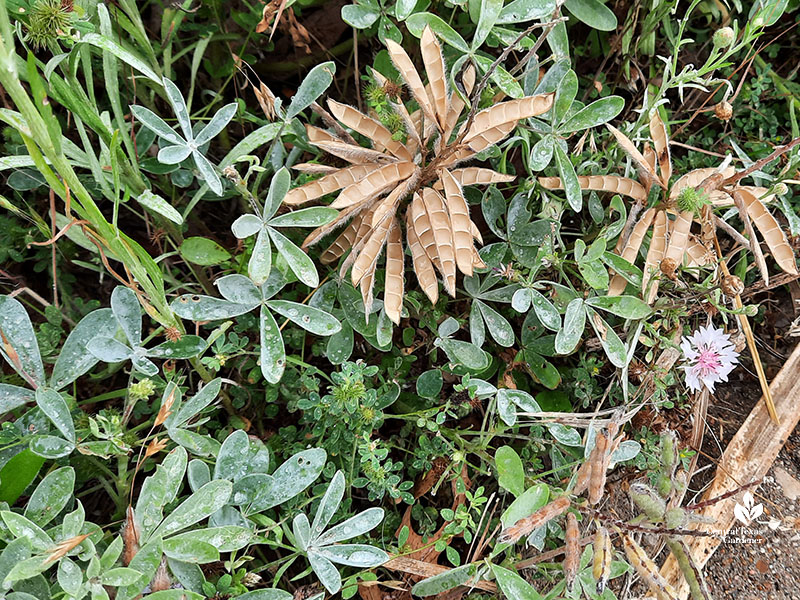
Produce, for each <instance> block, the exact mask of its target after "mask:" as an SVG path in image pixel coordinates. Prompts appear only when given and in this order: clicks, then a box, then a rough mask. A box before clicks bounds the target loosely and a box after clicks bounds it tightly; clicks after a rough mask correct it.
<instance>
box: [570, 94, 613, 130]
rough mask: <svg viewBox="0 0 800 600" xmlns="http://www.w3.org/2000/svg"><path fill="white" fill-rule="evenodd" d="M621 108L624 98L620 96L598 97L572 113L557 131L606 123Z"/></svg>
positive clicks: (587, 127) (579, 128)
mask: <svg viewBox="0 0 800 600" xmlns="http://www.w3.org/2000/svg"><path fill="white" fill-rule="evenodd" d="M623 108H625V100H623V99H622V98H621V97H620V96H607V97H605V98H600V99H599V100H595V101H594V102H592V103H591V104H590V105H589V106H585V107H583V108H582V109H581V110H579V111H578V112H576V113H575V114H574V115H572V116H571V117H570V118H569V120H568V121H567V122H566V123H564V125H562V126H561V127H559V128H558V131H559V133H572V132H574V131H583V130H584V129H589V128H591V127H597V126H598V125H602V124H603V123H608V122H609V121H610V120H611V119H613V118H614V117H616V116H617V115H618V114H619V113H621V112H622V109H623Z"/></svg>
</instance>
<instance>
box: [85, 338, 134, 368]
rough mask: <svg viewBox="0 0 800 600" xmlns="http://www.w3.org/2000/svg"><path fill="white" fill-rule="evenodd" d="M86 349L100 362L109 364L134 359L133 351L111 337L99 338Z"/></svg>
mask: <svg viewBox="0 0 800 600" xmlns="http://www.w3.org/2000/svg"><path fill="white" fill-rule="evenodd" d="M86 349H87V350H89V352H91V353H92V355H93V356H95V357H96V358H98V359H99V360H102V361H104V362H108V363H118V362H123V361H125V360H128V359H129V358H132V357H133V350H131V349H130V348H128V346H126V345H125V344H123V343H122V342H120V341H118V340H115V339H114V338H111V337H105V336H97V337H95V338H93V339H92V340H91V341H90V342H89V343H88V344H87V345H86Z"/></svg>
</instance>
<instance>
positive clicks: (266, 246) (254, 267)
mask: <svg viewBox="0 0 800 600" xmlns="http://www.w3.org/2000/svg"><path fill="white" fill-rule="evenodd" d="M291 182H292V181H291V177H290V176H289V171H288V170H286V168H281V169H280V170H279V171H278V172H277V173H275V175H274V176H273V177H272V181H271V182H270V186H269V192H268V194H267V199H266V202H265V203H264V210H263V213H262V214H261V215H254V214H246V215H242V216H241V217H239V218H238V219H236V221H234V222H233V225H231V230H232V231H233V235H235V236H236V237H237V238H238V239H240V240H243V239H246V238H249V237H251V236H254V235H255V236H256V243H255V246H253V253H252V255H251V256H250V262H249V263H248V266H247V268H248V274H249V275H250V279H252V280H253V282H254V283H255V284H256V285H261V284H263V283H264V282H265V281H266V280H267V277H269V273H270V270H271V269H272V248H271V245H270V240H272V244H274V245H275V249H276V250H277V251H278V253H279V254H280V255H281V256H282V257H283V259H284V260H285V261H286V264H287V265H289V268H290V269H291V271H292V273H294V275H295V277H297V279H298V280H299V281H301V282H303V283H304V284H306V285H307V286H309V287H312V288H313V287H317V286H318V285H319V275H318V274H317V268H316V267H315V266H314V261H312V260H311V258H309V256H308V255H307V254H306V253H305V252H303V251H302V250H301V249H300V248H298V247H297V246H296V245H295V244H293V243H292V242H291V241H290V240H289V238H287V237H286V236H285V235H283V234H282V233H280V231H278V230H279V229H280V228H282V227H320V226H321V225H325V224H326V223H329V222H330V221H331V220H333V219H334V218H336V215H338V214H339V213H338V211H336V210H334V209H332V208H328V207H325V206H313V207H311V208H304V209H301V210H297V211H293V212H288V213H284V214H282V215H278V216H275V213H277V212H278V208H279V207H280V205H281V203H282V202H283V198H284V196H286V192H288V191H289V186H290V185H291Z"/></svg>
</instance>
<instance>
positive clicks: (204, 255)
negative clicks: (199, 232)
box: [180, 237, 231, 267]
mask: <svg viewBox="0 0 800 600" xmlns="http://www.w3.org/2000/svg"><path fill="white" fill-rule="evenodd" d="M180 253H181V256H183V258H185V259H186V260H188V261H189V262H190V263H193V264H196V265H202V266H204V267H211V266H213V265H218V264H220V263H223V262H225V261H226V260H228V259H229V258H230V257H231V255H230V252H228V251H227V250H225V248H223V247H222V246H220V245H219V244H218V243H217V242H215V241H214V240H210V239H208V238H204V237H190V238H186V239H185V240H183V243H182V244H181V248H180Z"/></svg>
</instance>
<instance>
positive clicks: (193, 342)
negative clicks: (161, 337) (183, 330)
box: [147, 335, 206, 360]
mask: <svg viewBox="0 0 800 600" xmlns="http://www.w3.org/2000/svg"><path fill="white" fill-rule="evenodd" d="M205 349H206V341H205V340H204V339H203V338H201V337H199V336H197V335H184V336H183V337H181V339H179V340H175V341H174V342H163V343H161V344H159V345H158V346H155V347H154V348H150V349H148V350H147V356H148V357H150V358H166V359H178V360H181V359H187V358H194V357H195V356H198V355H200V354H201V353H202V352H203V351H204V350H205Z"/></svg>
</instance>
